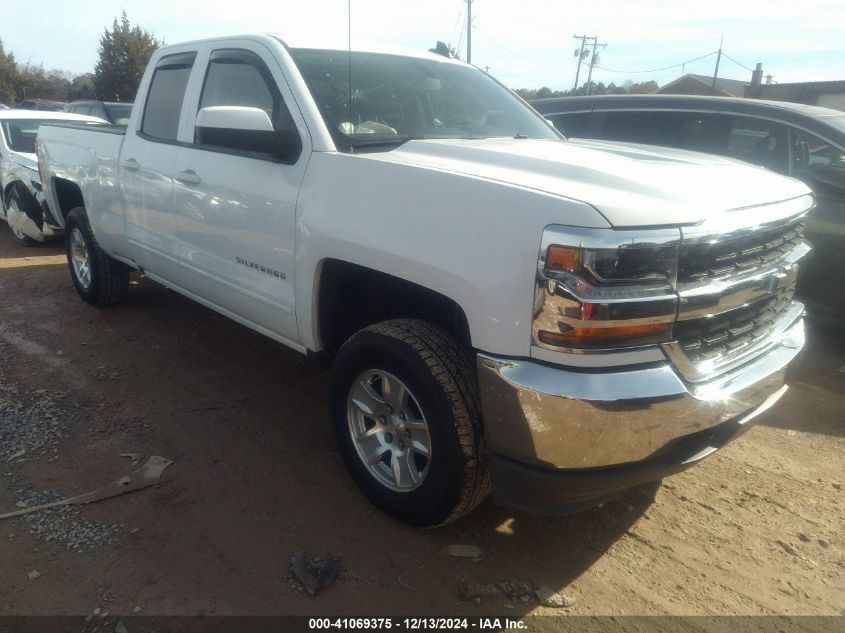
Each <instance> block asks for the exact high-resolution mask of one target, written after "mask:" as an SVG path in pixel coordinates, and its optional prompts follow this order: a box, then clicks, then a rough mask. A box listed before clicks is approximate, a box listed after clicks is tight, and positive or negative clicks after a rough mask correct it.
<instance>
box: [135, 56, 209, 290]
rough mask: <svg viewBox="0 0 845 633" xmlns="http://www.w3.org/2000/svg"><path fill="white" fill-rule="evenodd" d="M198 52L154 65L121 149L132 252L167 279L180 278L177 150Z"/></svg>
mask: <svg viewBox="0 0 845 633" xmlns="http://www.w3.org/2000/svg"><path fill="white" fill-rule="evenodd" d="M196 56H197V52H196V50H185V51H178V52H174V53H171V54H168V55H165V56H164V57H162V58H161V59H159V60H158V62H157V63H156V66H155V69H154V71H153V75H152V78H151V80H150V83H149V87H148V90H147V94H146V97H145V101H144V104H143V108H142V110H141V111H140V112H139V113H138V120H137V122H136V123H135V124H134V125H133V126H131V127H130V129H129V130H128V131H127V134H126V137H125V139H124V141H123V147H122V148H121V152H120V164H119V169H120V183H121V187H122V194H123V200H124V209H125V214H126V215H125V218H126V219H125V222H126V225H125V226H126V238H127V243H128V248H129V251H130V252H129V256H130V257H131V258H132V259H133V260H135V261H136V262H137V263H138V265H139V266H141V267H142V268H144V269H146V270H149V271H150V272H153V273H155V274H156V275H158V276H160V277H162V278H163V279H164V280H166V281H171V282H174V283H175V282H177V281H178V280H179V273H180V272H181V267H180V266H179V247H178V242H177V240H176V216H175V214H174V211H173V209H174V203H173V168H174V163H175V161H176V152H177V150H178V149H179V146H178V138H179V127H180V124H181V121H182V119H183V114H184V112H183V107H182V104H183V101H184V98H185V94H186V90H187V86H188V81H189V79H190V76H191V71H192V69H193V66H194V61H195V59H196Z"/></svg>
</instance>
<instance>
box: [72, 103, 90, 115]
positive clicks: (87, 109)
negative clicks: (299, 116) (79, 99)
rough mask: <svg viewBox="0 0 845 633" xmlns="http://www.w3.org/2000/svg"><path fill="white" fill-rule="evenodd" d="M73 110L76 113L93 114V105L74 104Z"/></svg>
mask: <svg viewBox="0 0 845 633" xmlns="http://www.w3.org/2000/svg"><path fill="white" fill-rule="evenodd" d="M71 112H73V113H74V114H91V106H89V105H77V106H73V108H72V109H71Z"/></svg>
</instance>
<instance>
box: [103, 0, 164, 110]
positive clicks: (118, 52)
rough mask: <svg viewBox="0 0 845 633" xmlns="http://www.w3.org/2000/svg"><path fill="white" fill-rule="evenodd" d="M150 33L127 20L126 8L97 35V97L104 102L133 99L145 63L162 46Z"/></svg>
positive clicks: (145, 65)
mask: <svg viewBox="0 0 845 633" xmlns="http://www.w3.org/2000/svg"><path fill="white" fill-rule="evenodd" d="M162 43H163V42H160V41H159V40H157V39H156V38H155V37H154V36H153V34H152V33H150V32H149V31H146V30H144V29H142V28H141V27H140V26H138V25H135V26H132V24H130V23H129V18H128V17H127V16H126V11H124V12H123V14H122V15H121V17H120V21H118V20H117V19H115V20H114V23H113V24H112V28H111V30H109V29H106V30H105V31H104V33H103V35H102V37H100V48H99V50H98V52H99V55H100V58H99V60H98V61H97V65H96V66H95V67H94V85H95V87H96V90H97V96H98V97H99V98H100V99H103V100H104V101H133V100H134V99H135V93H136V92H137V91H138V86H139V84H140V83H141V77H142V76H143V74H144V69H145V68H146V67H147V62H148V61H150V57H151V56H152V54H153V52H154V51H155V50H156V49H157V48H158V47H159V46H161V45H162Z"/></svg>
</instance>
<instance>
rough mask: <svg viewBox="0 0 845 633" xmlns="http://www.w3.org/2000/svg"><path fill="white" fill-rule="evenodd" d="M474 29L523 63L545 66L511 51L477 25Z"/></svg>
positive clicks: (473, 26)
mask: <svg viewBox="0 0 845 633" xmlns="http://www.w3.org/2000/svg"><path fill="white" fill-rule="evenodd" d="M472 28H473V29H475V30H476V31H478V32H479V33H481V34H482V35H483V36H484V37H486V38H487V39H488V40H490V41H491V42H493V43H494V44H495V45H496V46H498V47H499V48H501V49H502V50H503V51H505V52H506V53H510V54H511V55H513V56H514V57H519V58H520V59H521V60H522V61H524V62H528V63H529V64H534V65H535V66H543V65H544V64H538V63H537V62H535V61H532V60H530V59H528V58H527V57H523V56H522V55H520V54H519V53H515V52H514V51H512V50H511V49H509V48H508V47H507V46H505V45H504V44H502V43H501V42H500V41H498V40H497V39H495V38H494V37H493V36H492V35H490V34H489V33H486V32H485V31H482V30H481V29H480V28H478V27H477V26H476V25H475V24H473V25H472ZM549 68H553V66H549Z"/></svg>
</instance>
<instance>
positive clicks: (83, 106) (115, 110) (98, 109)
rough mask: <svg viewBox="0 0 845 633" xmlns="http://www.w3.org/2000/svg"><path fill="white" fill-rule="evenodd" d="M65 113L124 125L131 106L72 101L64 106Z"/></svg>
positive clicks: (127, 104) (102, 102)
mask: <svg viewBox="0 0 845 633" xmlns="http://www.w3.org/2000/svg"><path fill="white" fill-rule="evenodd" d="M65 112H73V113H74V114H85V115H89V116H95V117H98V118H100V119H105V120H106V121H108V122H109V123H112V124H113V125H126V124H127V123H129V115H130V114H132V104H131V103H121V102H119V101H72V102H71V103H69V104H67V105H66V106H65Z"/></svg>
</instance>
